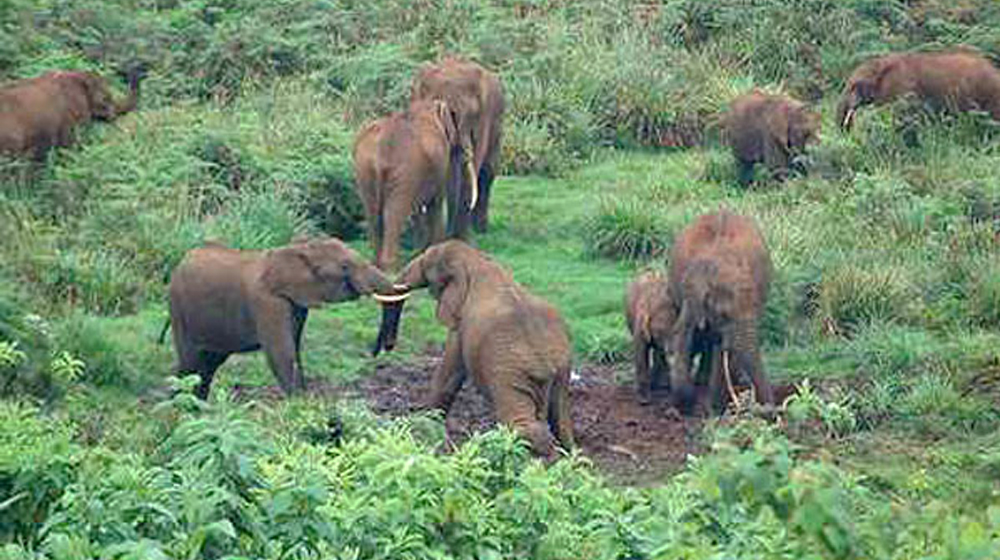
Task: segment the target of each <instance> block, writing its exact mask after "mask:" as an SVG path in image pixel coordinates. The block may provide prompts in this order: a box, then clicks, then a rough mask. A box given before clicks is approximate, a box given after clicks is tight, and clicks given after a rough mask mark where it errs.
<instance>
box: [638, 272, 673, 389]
mask: <svg viewBox="0 0 1000 560" xmlns="http://www.w3.org/2000/svg"><path fill="white" fill-rule="evenodd" d="M676 318H677V313H676V312H675V310H674V303H673V300H672V298H671V294H670V283H669V282H668V281H667V277H666V275H664V274H662V273H660V272H654V271H650V272H645V273H643V274H641V275H639V277H637V278H636V279H635V280H634V281H633V282H632V283H631V284H630V285H629V287H628V291H627V292H626V294H625V322H626V323H627V324H628V330H629V333H631V334H632V352H633V360H634V361H635V382H636V390H637V392H638V393H639V401H640V402H642V403H643V404H646V403H648V402H649V401H650V398H651V396H652V392H653V391H654V390H656V389H658V388H659V387H660V384H661V381H662V377H663V375H664V373H667V374H669V372H670V364H669V363H668V362H667V352H668V351H669V349H670V336H671V333H672V332H673V328H674V321H675V320H676ZM650 358H652V369H650Z"/></svg>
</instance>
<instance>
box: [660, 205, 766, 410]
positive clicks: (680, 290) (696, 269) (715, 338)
mask: <svg viewBox="0 0 1000 560" xmlns="http://www.w3.org/2000/svg"><path fill="white" fill-rule="evenodd" d="M771 275H772V264H771V257H770V254H769V252H768V249H767V246H766V244H765V242H764V237H763V235H762V234H761V233H760V230H759V229H758V227H757V224H756V222H755V221H754V220H753V219H752V218H748V217H745V216H741V215H738V214H734V213H732V212H731V211H729V210H725V209H720V210H719V211H718V212H716V213H712V214H705V215H702V216H700V217H699V218H697V219H696V220H695V221H694V223H692V224H690V225H688V226H687V227H686V228H684V230H683V231H681V233H680V235H678V236H677V239H676V241H675V242H674V245H673V248H672V249H671V255H670V272H669V282H670V289H671V293H672V294H673V296H674V300H673V301H674V309H675V312H676V313H677V320H676V322H675V324H674V331H673V336H672V340H671V344H670V349H671V354H672V356H673V364H672V366H673V367H672V368H671V372H670V389H671V392H672V396H673V398H674V402H675V404H676V405H677V406H678V408H679V409H680V410H681V411H682V412H684V413H690V412H691V410H692V407H693V405H694V404H696V403H695V402H694V401H695V400H696V399H695V391H694V387H693V383H692V376H691V366H692V361H693V358H694V356H695V355H698V356H700V359H699V362H700V363H699V368H700V373H701V374H702V375H707V376H708V392H707V395H706V399H705V400H706V401H707V402H701V403H697V404H699V405H702V406H701V408H702V409H703V410H705V411H708V412H710V411H711V410H712V408H714V405H715V401H716V400H718V399H719V398H720V396H721V382H722V377H723V375H730V371H729V366H728V365H727V364H728V363H729V362H730V361H731V362H732V366H733V371H732V375H734V376H736V377H737V378H740V377H743V376H746V377H749V378H750V379H751V380H752V381H753V386H754V390H755V392H756V396H757V400H758V401H759V402H761V403H763V404H767V405H770V404H773V402H774V396H773V391H772V389H771V386H770V384H769V383H768V381H767V378H766V376H765V373H764V366H763V362H762V360H761V355H760V348H759V341H758V335H757V325H758V322H759V321H760V318H761V317H762V315H763V313H764V308H765V306H766V304H767V292H768V287H769V285H770V280H771Z"/></svg>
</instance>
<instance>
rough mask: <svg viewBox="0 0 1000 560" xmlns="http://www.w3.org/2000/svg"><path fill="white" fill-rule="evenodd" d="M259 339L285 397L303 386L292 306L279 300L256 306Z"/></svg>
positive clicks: (259, 303) (270, 299)
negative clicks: (297, 359) (299, 373)
mask: <svg viewBox="0 0 1000 560" xmlns="http://www.w3.org/2000/svg"><path fill="white" fill-rule="evenodd" d="M254 313H255V314H256V315H255V318H256V322H257V337H258V339H259V340H260V345H261V348H262V349H263V350H264V353H265V354H266V355H267V363H268V365H269V366H270V367H271V371H272V372H274V375H275V377H277V378H278V384H279V385H280V386H281V390H282V391H284V393H285V394H286V395H291V394H292V393H294V392H295V391H296V389H298V388H299V387H300V386H301V381H300V380H299V375H298V371H297V370H298V367H297V364H296V344H295V336H294V332H293V331H294V329H295V325H294V319H293V316H294V313H293V311H292V304H291V303H289V302H287V301H285V300H281V299H278V298H268V300H267V301H261V302H258V303H257V306H256V309H254Z"/></svg>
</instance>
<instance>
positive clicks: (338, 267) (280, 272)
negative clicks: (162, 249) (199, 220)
mask: <svg viewBox="0 0 1000 560" xmlns="http://www.w3.org/2000/svg"><path fill="white" fill-rule="evenodd" d="M373 293H379V294H393V286H392V282H391V281H390V280H389V279H388V278H387V277H386V276H384V275H383V274H382V273H381V272H380V271H379V270H378V269H377V268H375V267H374V266H373V265H371V264H369V263H367V262H365V261H364V260H362V259H361V257H359V256H358V254H357V253H355V252H354V251H353V250H351V249H350V248H349V247H347V246H346V245H344V244H343V243H342V242H341V241H339V240H337V239H322V240H313V241H309V242H298V243H293V244H291V245H288V246H285V247H281V248H278V249H272V250H269V251H240V250H236V249H230V248H227V247H224V246H222V245H219V244H215V243H209V244H206V246H204V247H201V248H198V249H193V250H191V251H189V252H188V254H187V255H186V256H185V257H184V260H183V261H182V262H181V263H180V264H179V265H178V266H177V268H176V269H174V271H173V274H172V276H171V279H170V326H171V329H172V331H173V340H174V349H175V350H176V352H177V364H176V366H175V370H176V371H177V372H192V373H197V374H198V375H200V376H201V380H202V382H201V385H200V386H199V387H198V389H197V395H198V396H199V397H201V398H206V397H207V396H208V392H209V389H210V387H211V384H212V378H213V376H214V375H215V371H216V370H217V369H218V368H219V366H221V365H222V363H223V362H225V361H226V358H227V357H228V356H229V355H230V354H237V353H242V352H253V351H256V350H263V351H264V353H265V354H267V361H268V364H269V365H270V367H271V371H273V372H274V375H275V376H276V377H277V378H278V383H279V384H280V385H281V388H282V390H283V391H284V392H285V393H286V394H291V393H293V392H295V391H298V390H302V389H305V377H304V375H303V371H302V359H301V354H300V350H301V340H302V330H303V327H304V326H305V321H306V317H307V315H308V313H309V309H312V308H316V307H319V306H321V305H323V304H325V303H337V302H341V301H348V300H352V299H356V298H358V297H359V296H362V295H367V294H373Z"/></svg>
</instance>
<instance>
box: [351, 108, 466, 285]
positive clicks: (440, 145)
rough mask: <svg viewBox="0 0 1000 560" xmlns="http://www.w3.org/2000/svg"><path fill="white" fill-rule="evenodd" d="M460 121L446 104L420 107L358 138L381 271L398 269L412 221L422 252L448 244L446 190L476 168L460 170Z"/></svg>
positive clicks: (362, 185) (358, 166) (357, 172)
mask: <svg viewBox="0 0 1000 560" xmlns="http://www.w3.org/2000/svg"><path fill="white" fill-rule="evenodd" d="M457 119H458V116H457V115H456V113H455V111H453V110H452V109H451V108H450V107H449V106H448V104H447V103H446V102H444V101H441V100H434V101H418V102H415V103H413V104H411V105H410V108H409V110H408V111H405V112H399V113H394V114H392V115H390V116H388V117H384V118H381V119H378V120H377V121H375V122H372V123H371V124H369V125H367V126H365V127H364V128H362V129H361V132H359V133H358V137H357V140H356V141H355V143H354V176H355V188H356V189H357V191H358V196H360V197H361V200H362V201H363V202H364V206H365V214H366V216H367V222H368V236H369V240H370V241H371V243H372V246H373V248H374V249H375V254H376V257H375V265H376V266H378V267H379V268H381V269H382V270H386V271H388V270H393V269H394V267H395V264H396V253H397V252H398V251H399V240H400V237H401V236H402V234H403V230H404V228H405V227H406V223H407V221H408V220H409V219H410V218H411V216H412V218H413V222H414V225H415V226H416V227H415V229H416V231H417V233H418V235H417V237H418V245H420V246H421V248H424V247H426V246H429V245H431V244H433V243H437V242H439V241H443V240H444V226H443V223H442V212H441V209H442V206H443V204H444V199H445V196H446V195H445V188H446V186H447V185H448V184H449V183H451V182H452V180H451V175H452V174H453V173H458V174H461V173H463V172H464V173H465V174H467V175H471V174H472V173H473V171H472V167H471V165H464V166H461V167H460V165H461V163H460V160H461V144H460V139H459V136H458V132H457V130H458V128H457V122H456V121H457ZM453 160H459V161H453ZM470 164H471V162H470Z"/></svg>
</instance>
